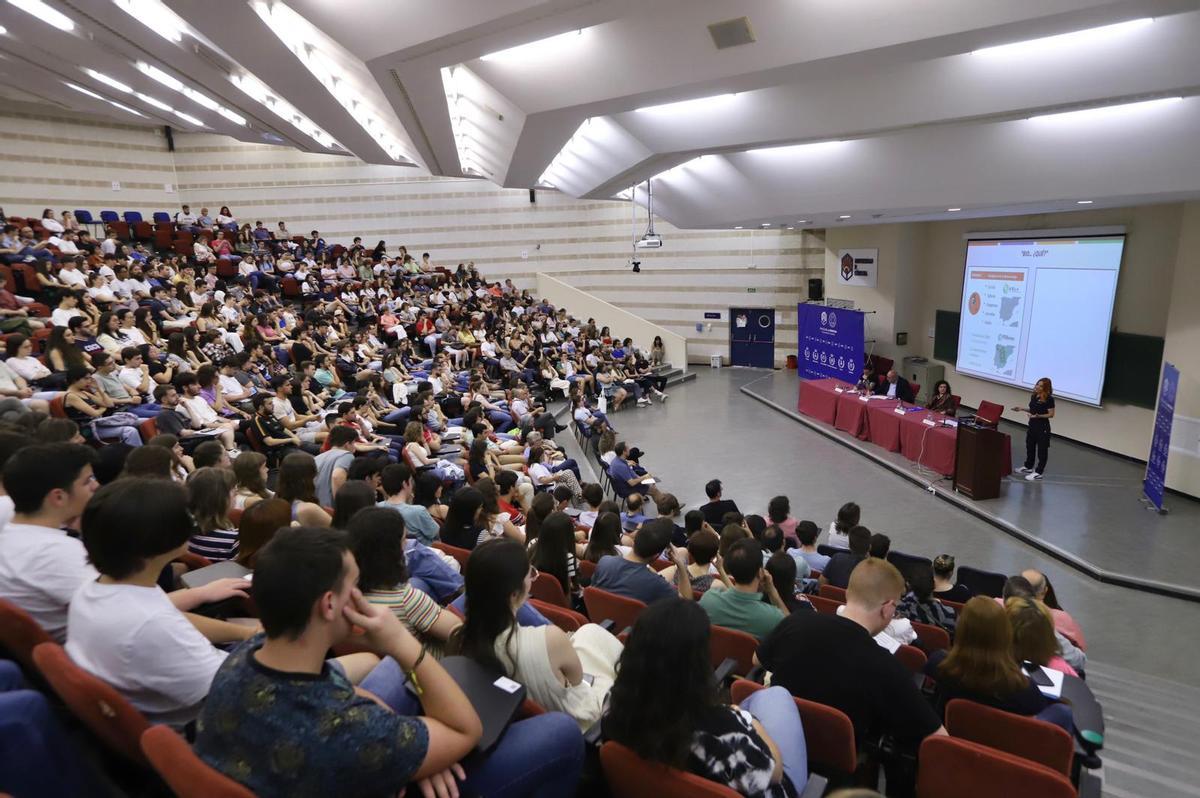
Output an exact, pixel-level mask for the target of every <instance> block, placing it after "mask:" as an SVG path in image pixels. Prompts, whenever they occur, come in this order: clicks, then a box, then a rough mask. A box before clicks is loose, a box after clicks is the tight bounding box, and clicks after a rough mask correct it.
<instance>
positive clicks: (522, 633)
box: [451, 539, 621, 729]
mask: <svg viewBox="0 0 1200 798" xmlns="http://www.w3.org/2000/svg"><path fill="white" fill-rule="evenodd" d="M537 576H538V571H537V569H536V568H534V567H533V566H532V565H530V564H529V559H528V557H527V556H526V554H525V547H524V546H522V545H521V544H520V543H518V542H516V541H515V540H508V539H501V540H494V541H489V542H487V543H484V544H483V545H481V546H479V548H477V549H476V550H475V551H474V552H472V553H471V558H470V559H469V560H467V572H466V596H467V620H466V622H465V623H464V624H463V626H462V628H461V629H460V630H459V632H458V634H457V635H455V638H454V640H453V641H452V644H451V650H452V651H457V652H458V653H461V654H463V655H464V656H467V657H470V658H471V659H473V660H475V661H476V662H478V663H479V664H481V665H483V666H484V667H486V668H488V669H489V670H491V671H493V672H496V673H500V674H503V675H505V676H508V677H509V678H511V679H514V680H516V681H518V682H520V683H521V684H523V685H525V688H526V689H527V690H528V691H529V697H530V698H532V699H533V700H534V701H537V702H538V704H540V705H541V706H542V707H544V708H545V709H548V710H552V711H560V712H565V713H567V714H568V715H570V716H571V717H573V718H574V719H575V720H576V721H577V722H578V723H579V725H580V727H581V728H583V729H588V728H590V727H591V726H592V725H593V724H594V723H595V722H596V721H598V720H599V719H600V716H601V714H602V713H603V711H604V698H605V696H606V695H608V691H609V689H610V688H611V687H612V684H613V679H614V678H615V676H616V674H615V670H614V669H615V666H616V663H617V660H618V658H619V657H620V656H621V643H620V641H618V640H617V639H616V638H615V637H613V636H612V634H610V633H609V632H608V631H607V630H605V629H603V628H602V627H600V626H598V625H596V624H587V625H585V626H582V627H580V628H579V629H578V630H576V631H575V633H574V634H572V635H571V636H570V637H568V636H567V634H566V633H565V632H563V631H562V630H561V629H559V628H558V627H557V626H553V625H550V626H521V625H520V624H518V623H517V610H518V609H519V608H520V607H521V605H522V604H524V603H525V600H526V599H527V598H528V597H529V591H530V588H531V586H532V584H533V580H535V579H536V578H537ZM585 674H586V675H587V676H588V677H589V678H584V676H585Z"/></svg>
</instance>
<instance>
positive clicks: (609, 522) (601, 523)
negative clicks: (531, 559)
mask: <svg viewBox="0 0 1200 798" xmlns="http://www.w3.org/2000/svg"><path fill="white" fill-rule="evenodd" d="M628 550H629V547H628V546H622V545H621V517H620V516H619V515H617V514H616V513H612V512H607V513H600V515H598V516H596V523H594V524H592V530H591V532H589V533H588V540H587V546H586V547H585V548H584V550H583V557H582V558H583V559H584V560H587V561H588V562H590V563H598V562H600V560H601V558H603V557H620V556H621V555H622V554H624V553H625V552H626V551H628ZM714 553H715V549H714ZM671 567H672V568H674V567H675V566H671ZM672 576H674V573H673V572H672ZM693 584H694V583H693Z"/></svg>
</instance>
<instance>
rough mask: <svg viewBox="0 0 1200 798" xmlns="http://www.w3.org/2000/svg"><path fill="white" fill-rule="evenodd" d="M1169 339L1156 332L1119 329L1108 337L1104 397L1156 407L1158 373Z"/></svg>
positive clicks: (1139, 405)
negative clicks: (1146, 333)
mask: <svg viewBox="0 0 1200 798" xmlns="http://www.w3.org/2000/svg"><path fill="white" fill-rule="evenodd" d="M1165 345H1166V341H1165V340H1164V339H1162V338H1157V337H1155V336H1153V335H1134V334H1132V333H1123V332H1118V331H1116V330H1114V331H1113V333H1112V335H1110V336H1109V339H1108V363H1107V365H1106V366H1105V367H1104V391H1103V393H1102V394H1101V397H1102V398H1103V399H1111V400H1113V401H1116V402H1125V403H1127V404H1131V405H1137V406H1138V407H1149V408H1153V407H1154V405H1155V402H1156V401H1157V400H1158V373H1159V370H1160V368H1161V366H1162V359H1163V347H1164V346H1165Z"/></svg>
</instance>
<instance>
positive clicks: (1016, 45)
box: [972, 17, 1154, 56]
mask: <svg viewBox="0 0 1200 798" xmlns="http://www.w3.org/2000/svg"><path fill="white" fill-rule="evenodd" d="M1153 21H1154V20H1153V19H1152V18H1150V17H1145V18H1143V19H1131V20H1127V21H1125V22H1118V23H1116V24H1115V25H1102V26H1100V27H1098V28H1087V29H1085V30H1077V31H1072V32H1070V33H1060V34H1058V35H1057V36H1043V37H1041V38H1038V39H1029V40H1027V41H1023V42H1012V43H1010V44H1001V45H997V46H996V47H984V48H982V49H980V50H975V51H974V52H973V53H972V55H987V56H993V55H1001V56H1008V55H1029V54H1031V53H1035V52H1052V51H1054V50H1060V49H1063V48H1066V47H1074V46H1077V45H1080V44H1090V43H1092V42H1097V41H1102V40H1104V39H1109V38H1112V37H1113V36H1120V35H1122V34H1124V33H1128V32H1129V31H1132V30H1136V29H1138V28H1142V27H1145V26H1146V25H1149V24H1150V23H1151V22H1153Z"/></svg>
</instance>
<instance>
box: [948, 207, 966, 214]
mask: <svg viewBox="0 0 1200 798" xmlns="http://www.w3.org/2000/svg"><path fill="white" fill-rule="evenodd" d="M961 210H962V208H947V209H946V212H947V213H955V212H957V211H961Z"/></svg>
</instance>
